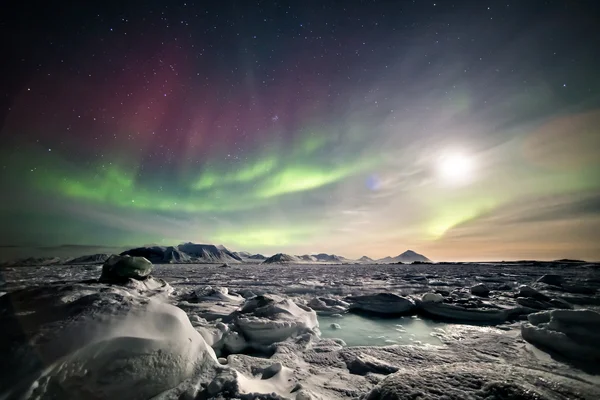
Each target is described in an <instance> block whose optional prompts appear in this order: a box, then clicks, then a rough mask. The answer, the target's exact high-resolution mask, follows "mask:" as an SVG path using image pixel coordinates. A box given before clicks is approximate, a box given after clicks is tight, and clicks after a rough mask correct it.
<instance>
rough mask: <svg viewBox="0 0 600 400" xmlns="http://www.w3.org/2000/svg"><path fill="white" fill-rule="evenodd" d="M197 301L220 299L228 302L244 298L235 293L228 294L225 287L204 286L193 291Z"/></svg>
mask: <svg viewBox="0 0 600 400" xmlns="http://www.w3.org/2000/svg"><path fill="white" fill-rule="evenodd" d="M194 294H195V295H196V299H197V300H199V301H222V302H229V303H242V302H243V301H244V298H243V297H242V296H240V295H237V294H230V293H229V289H227V288H226V287H212V286H206V287H202V288H198V289H196V290H195V291H194Z"/></svg>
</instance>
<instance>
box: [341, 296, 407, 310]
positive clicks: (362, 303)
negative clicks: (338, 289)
mask: <svg viewBox="0 0 600 400" xmlns="http://www.w3.org/2000/svg"><path fill="white" fill-rule="evenodd" d="M349 300H350V301H351V302H352V304H351V305H350V310H355V311H364V312H368V313H375V314H387V315H409V314H413V313H414V312H415V311H416V305H415V303H414V302H413V301H412V300H410V299H407V298H405V297H401V296H398V295H397V294H393V293H377V294H374V295H365V296H354V297H350V298H349Z"/></svg>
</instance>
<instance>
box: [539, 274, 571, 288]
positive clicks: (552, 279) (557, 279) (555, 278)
mask: <svg viewBox="0 0 600 400" xmlns="http://www.w3.org/2000/svg"><path fill="white" fill-rule="evenodd" d="M536 282H540V283H547V284H548V285H552V286H562V284H563V283H564V279H563V277H562V276H560V275H553V274H546V275H544V276H542V277H541V278H539V279H538V280H537V281H536Z"/></svg>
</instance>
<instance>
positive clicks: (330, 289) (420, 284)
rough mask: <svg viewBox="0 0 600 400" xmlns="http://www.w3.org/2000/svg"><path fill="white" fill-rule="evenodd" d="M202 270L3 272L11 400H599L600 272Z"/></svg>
mask: <svg viewBox="0 0 600 400" xmlns="http://www.w3.org/2000/svg"><path fill="white" fill-rule="evenodd" d="M194 246H201V245H194ZM213 247H214V248H215V250H217V251H218V252H221V253H217V254H226V253H225V252H226V251H227V252H230V251H229V250H227V249H225V248H221V249H218V248H216V246H213ZM194 249H196V250H197V249H198V248H197V247H193V249H192V250H194ZM178 250H179V249H178ZM204 250H208V249H207V248H204ZM179 251H181V250H179ZM230 253H231V252H230ZM186 254H187V253H186ZM198 254H199V253H198ZM232 254H234V255H235V256H236V257H239V258H243V259H245V258H246V257H248V254H245V253H244V254H242V253H232ZM194 257H195V256H194ZM199 260H200V261H202V264H191V263H189V264H167V265H161V264H155V265H153V268H152V272H151V274H152V276H148V275H147V276H145V277H143V279H141V280H139V279H131V278H128V279H123V280H120V281H119V282H117V283H115V282H112V281H111V282H105V281H102V282H99V281H98V278H99V276H100V274H101V267H100V266H97V265H93V264H88V265H60V264H56V263H53V264H50V263H52V262H53V261H48V260H46V261H44V263H46V264H45V265H38V266H20V265H14V264H13V265H11V266H10V267H8V268H7V267H0V276H1V277H2V279H1V280H0V284H1V285H2V286H1V291H2V293H6V294H4V295H3V296H0V326H1V327H2V329H0V354H2V355H3V357H2V358H0V370H2V371H3V373H2V374H0V398H10V399H12V398H31V399H33V398H40V399H52V398H66V399H79V398H95V399H110V400H118V399H131V398H133V399H136V398H153V399H155V400H175V399H189V400H191V399H211V398H214V399H227V398H238V399H250V398H264V399H278V398H286V399H296V400H303V399H333V400H335V399H346V398H356V399H360V398H362V399H366V398H369V399H384V398H385V399H396V398H397V399H401V398H407V397H409V398H410V397H411V396H412V397H417V398H418V397H419V396H420V397H421V398H433V399H435V398H443V396H447V397H448V398H456V399H462V398H471V399H479V398H481V399H483V398H488V399H491V398H524V399H534V398H535V399H567V398H569V399H571V398H573V399H595V398H600V376H598V375H591V374H592V373H594V374H598V373H599V372H600V371H597V369H598V368H596V371H594V366H595V365H598V360H597V359H596V358H594V357H595V353H594V350H595V348H597V345H596V343H597V342H598V337H597V334H596V332H600V329H598V323H599V320H598V318H599V317H598V313H597V311H598V309H599V308H600V299H599V297H598V295H597V293H598V292H597V289H599V288H600V269H598V268H597V265H595V264H573V263H570V264H568V265H567V264H561V263H560V262H553V263H539V262H538V263H504V264H493V263H489V264H468V263H465V264H461V265H456V264H449V263H446V264H444V263H440V264H435V265H433V264H431V265H430V264H419V265H403V264H394V265H381V264H379V265H366V264H355V265H339V264H338V265H319V264H308V263H299V264H295V263H287V264H286V265H285V266H282V265H280V264H262V265H258V264H257V263H239V262H237V263H234V262H231V261H223V260H222V259H219V260H215V261H214V264H207V263H205V262H206V259H200V258H199ZM224 262H227V263H228V264H230V267H229V268H221V265H222V264H223V263H224ZM544 275H558V276H560V277H561V281H562V282H564V283H563V285H562V286H554V285H549V284H548V283H543V282H540V281H539V280H540V277H542V276H544ZM482 282H485V285H486V286H487V287H488V289H489V290H490V292H489V295H488V296H487V297H479V296H473V295H472V294H471V291H470V288H471V287H472V286H474V285H477V284H479V283H482ZM520 285H533V287H531V286H529V289H531V290H528V289H523V288H521V289H519V286H520ZM534 288H535V289H534ZM525 294H526V295H525ZM533 300H535V301H536V302H539V303H531V301H533ZM520 302H530V303H529V304H530V305H531V304H542V305H543V306H544V307H550V308H549V310H548V311H544V312H541V313H539V312H538V313H535V311H536V310H534V309H532V308H530V307H524V306H523V305H520V304H519V303H520ZM357 305H359V308H357ZM580 305H584V307H586V308H588V310H587V311H581V310H579V309H577V308H578V307H580ZM362 307H366V308H367V310H364V309H363V310H361V308H362ZM351 308H352V310H351ZM570 308H574V309H570ZM390 310H394V311H398V310H407V312H408V314H410V316H402V315H397V314H394V313H393V314H389V312H390ZM355 311H358V312H359V313H355ZM378 311H384V312H385V313H386V314H384V315H383V317H382V316H379V317H378V315H379V314H378V313H377V312H378ZM317 314H318V317H317ZM440 319H443V320H444V321H445V322H444V323H442V322H440V321H439V320H440ZM524 319H528V320H527V322H526V323H524V324H523V325H524V326H523V328H522V327H521V325H522V323H521V322H520V320H524ZM332 324H336V325H334V326H336V327H337V326H339V327H340V328H341V329H332V328H331V325H332ZM528 330H529V331H531V332H528ZM521 332H523V335H522V333H521ZM528 333H531V335H529V336H528ZM523 338H525V339H526V340H528V341H530V343H532V344H533V345H531V344H529V343H527V344H524V341H523ZM552 338H560V341H559V342H557V341H555V340H552ZM548 343H549V344H550V346H552V345H555V346H558V347H559V348H558V350H559V352H557V350H556V349H552V348H551V347H549V346H548ZM534 346H539V349H538V348H536V347H534ZM590 347H591V349H590ZM159 351H160V356H159ZM217 357H219V358H218V359H217ZM84 369H87V370H88V371H87V373H85V374H84V373H83V371H84ZM62 378H64V382H65V383H64V384H63V383H62V382H61V381H60V380H61V379H62ZM92 392H93V393H92Z"/></svg>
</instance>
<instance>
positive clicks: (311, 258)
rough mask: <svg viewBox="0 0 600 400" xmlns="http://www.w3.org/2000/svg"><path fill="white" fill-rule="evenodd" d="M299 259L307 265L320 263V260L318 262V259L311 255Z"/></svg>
mask: <svg viewBox="0 0 600 400" xmlns="http://www.w3.org/2000/svg"><path fill="white" fill-rule="evenodd" d="M297 257H298V258H299V259H301V260H302V261H304V262H307V263H316V262H318V261H319V260H317V258H316V257H315V256H311V255H310V254H305V255H303V256H297Z"/></svg>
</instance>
